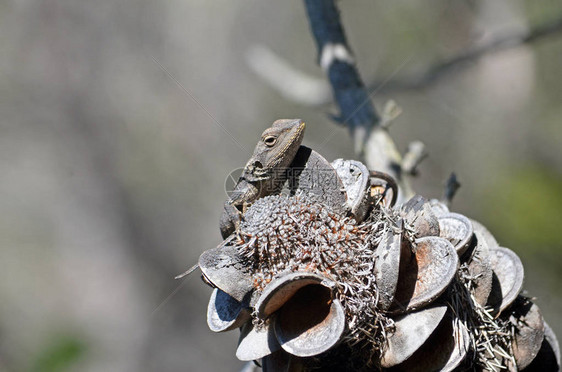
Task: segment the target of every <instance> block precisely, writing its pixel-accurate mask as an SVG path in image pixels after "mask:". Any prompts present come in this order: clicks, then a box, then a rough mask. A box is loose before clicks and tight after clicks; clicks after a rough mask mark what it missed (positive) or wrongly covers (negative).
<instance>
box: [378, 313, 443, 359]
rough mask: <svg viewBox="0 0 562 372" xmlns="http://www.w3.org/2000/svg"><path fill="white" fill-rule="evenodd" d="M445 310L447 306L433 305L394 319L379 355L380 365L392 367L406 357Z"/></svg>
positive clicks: (426, 336) (432, 327)
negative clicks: (391, 328)
mask: <svg viewBox="0 0 562 372" xmlns="http://www.w3.org/2000/svg"><path fill="white" fill-rule="evenodd" d="M446 312H447V306H443V305H441V306H433V307H428V308H426V309H423V310H419V311H415V312H411V313H409V314H406V315H402V316H400V317H398V318H396V319H395V323H394V326H395V328H394V331H393V332H392V333H391V334H390V335H389V336H388V338H387V342H388V344H387V345H386V348H385V350H384V351H383V353H382V356H381V366H382V367H384V368H389V367H393V366H395V365H398V364H400V363H402V362H403V361H405V360H406V359H408V358H409V357H410V356H411V355H412V354H414V353H415V352H416V351H417V350H418V349H419V348H420V346H422V345H423V344H424V343H425V342H426V341H427V339H428V338H429V336H431V334H432V333H433V331H435V329H436V328H437V326H438V325H439V323H441V320H442V319H443V317H444V316H445V313H446Z"/></svg>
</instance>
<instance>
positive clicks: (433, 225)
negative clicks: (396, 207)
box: [400, 195, 439, 238]
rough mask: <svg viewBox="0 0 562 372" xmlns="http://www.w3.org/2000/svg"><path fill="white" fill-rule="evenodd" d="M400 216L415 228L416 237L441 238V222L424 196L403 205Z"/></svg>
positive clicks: (414, 197) (417, 196) (414, 198)
mask: <svg viewBox="0 0 562 372" xmlns="http://www.w3.org/2000/svg"><path fill="white" fill-rule="evenodd" d="M400 214H401V215H402V217H403V218H404V220H405V221H406V223H407V224H408V225H410V226H412V227H413V229H414V232H415V234H416V237H418V238H419V237H423V236H439V221H438V220H437V217H436V216H435V214H434V213H433V209H432V207H431V204H430V203H429V202H428V201H427V200H426V199H425V198H424V197H423V196H421V195H414V196H413V197H412V198H411V199H410V200H408V201H407V202H406V203H404V205H402V208H400Z"/></svg>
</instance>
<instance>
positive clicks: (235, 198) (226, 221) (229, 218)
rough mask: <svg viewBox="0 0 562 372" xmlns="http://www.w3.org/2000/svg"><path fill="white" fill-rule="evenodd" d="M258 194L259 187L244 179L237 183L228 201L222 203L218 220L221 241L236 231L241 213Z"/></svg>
mask: <svg viewBox="0 0 562 372" xmlns="http://www.w3.org/2000/svg"><path fill="white" fill-rule="evenodd" d="M258 194H259V187H257V186H256V185H255V184H254V183H252V182H248V181H246V180H244V179H242V180H240V181H238V184H237V185H236V188H235V189H234V191H233V193H232V195H231V196H230V199H228V200H227V201H226V202H225V203H224V210H223V212H222V215H221V219H220V225H219V226H220V231H221V235H222V238H223V239H226V238H228V236H229V235H230V234H232V233H233V232H234V231H236V230H237V229H238V227H239V226H240V222H241V221H242V213H243V212H244V210H245V207H246V206H247V205H248V201H254V200H255V199H257V197H258Z"/></svg>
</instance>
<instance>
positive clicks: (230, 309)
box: [207, 288, 250, 332]
mask: <svg viewBox="0 0 562 372" xmlns="http://www.w3.org/2000/svg"><path fill="white" fill-rule="evenodd" d="M248 320H250V309H249V308H248V304H247V303H244V304H243V303H241V302H239V301H236V300H235V299H234V298H233V297H232V296H230V295H229V294H227V293H225V292H223V291H221V290H220V289H218V288H215V289H214V290H213V294H212V295H211V299H210V300H209V305H208V306H207V324H208V325H209V329H211V331H213V332H225V331H230V330H232V329H235V328H239V327H241V326H242V324H244V323H246V322H247V321H248Z"/></svg>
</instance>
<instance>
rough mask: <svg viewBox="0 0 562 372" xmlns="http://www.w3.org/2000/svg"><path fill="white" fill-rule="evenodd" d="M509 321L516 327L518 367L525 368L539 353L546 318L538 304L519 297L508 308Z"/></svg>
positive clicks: (514, 343)
mask: <svg viewBox="0 0 562 372" xmlns="http://www.w3.org/2000/svg"><path fill="white" fill-rule="evenodd" d="M508 313H509V321H510V322H511V323H512V324H513V325H514V326H515V327H516V331H515V339H514V342H513V356H514V357H515V363H516V364H517V368H518V369H524V368H525V367H527V366H528V365H529V364H531V362H532V361H533V360H534V359H535V357H536V356H537V354H538V353H539V351H540V349H541V346H542V342H543V339H544V334H545V327H544V320H543V317H542V315H541V312H540V310H539V308H538V306H537V305H535V304H533V303H532V302H531V301H530V300H529V299H527V298H524V297H518V298H517V300H516V301H515V302H514V303H513V305H512V306H511V307H510V308H509V310H508Z"/></svg>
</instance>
